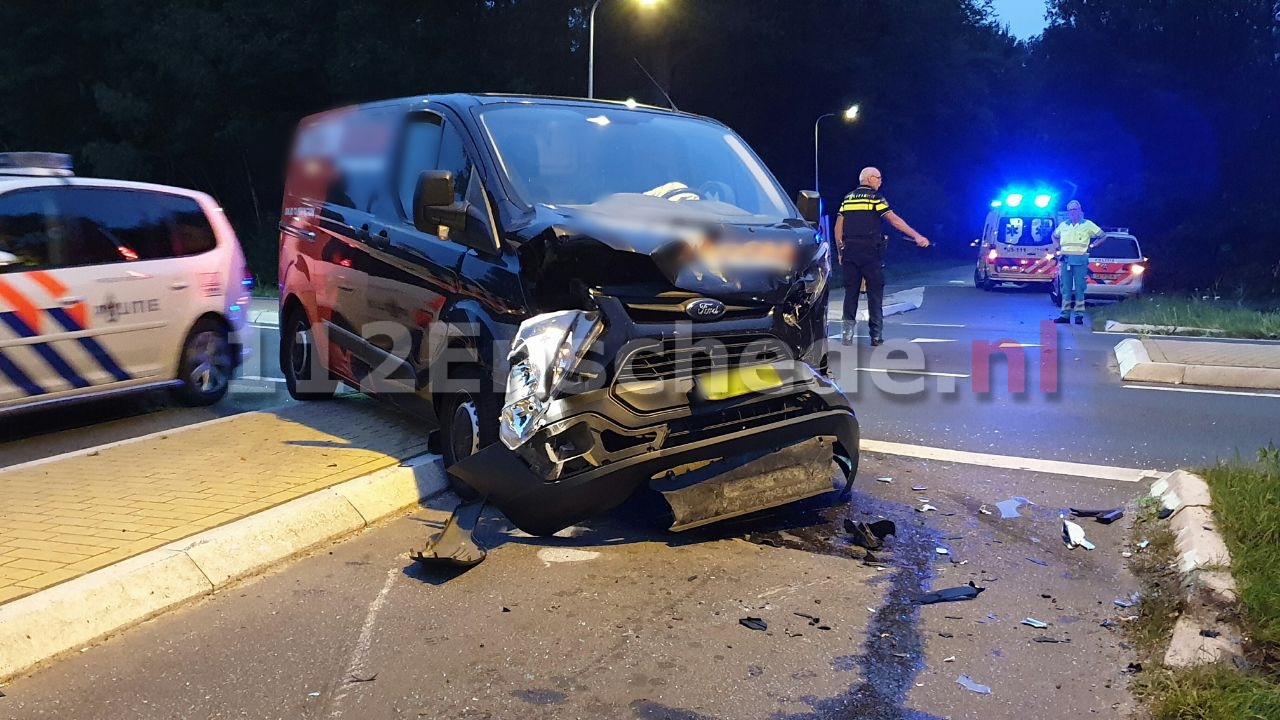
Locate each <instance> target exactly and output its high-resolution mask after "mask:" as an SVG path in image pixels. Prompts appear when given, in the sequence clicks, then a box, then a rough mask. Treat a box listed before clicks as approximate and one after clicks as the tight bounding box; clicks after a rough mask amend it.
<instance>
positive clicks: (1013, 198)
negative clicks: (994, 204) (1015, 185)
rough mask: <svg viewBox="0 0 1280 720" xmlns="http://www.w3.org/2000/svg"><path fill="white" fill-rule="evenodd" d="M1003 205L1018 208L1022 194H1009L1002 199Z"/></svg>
mask: <svg viewBox="0 0 1280 720" xmlns="http://www.w3.org/2000/svg"><path fill="white" fill-rule="evenodd" d="M1004 203H1005V205H1008V206H1009V207H1018V206H1019V205H1021V204H1022V193H1009V194H1008V195H1007V196H1005V199H1004Z"/></svg>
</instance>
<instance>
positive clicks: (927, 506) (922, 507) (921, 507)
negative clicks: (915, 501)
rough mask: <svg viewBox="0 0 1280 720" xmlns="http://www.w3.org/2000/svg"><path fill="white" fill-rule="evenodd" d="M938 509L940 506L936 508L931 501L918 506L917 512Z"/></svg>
mask: <svg viewBox="0 0 1280 720" xmlns="http://www.w3.org/2000/svg"><path fill="white" fill-rule="evenodd" d="M937 509H938V508H936V507H934V506H932V505H930V504H929V503H925V504H923V505H921V506H920V507H918V508H916V512H929V511H930V510H935V511H936V510H937Z"/></svg>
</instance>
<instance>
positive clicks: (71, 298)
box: [58, 295, 84, 305]
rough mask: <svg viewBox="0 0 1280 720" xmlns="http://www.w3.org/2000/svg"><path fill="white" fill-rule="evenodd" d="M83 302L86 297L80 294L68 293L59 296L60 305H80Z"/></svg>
mask: <svg viewBox="0 0 1280 720" xmlns="http://www.w3.org/2000/svg"><path fill="white" fill-rule="evenodd" d="M82 302H84V298H82V297H80V296H79V295H68V296H66V297H60V298H58V304H59V305H79V304H80V303H82Z"/></svg>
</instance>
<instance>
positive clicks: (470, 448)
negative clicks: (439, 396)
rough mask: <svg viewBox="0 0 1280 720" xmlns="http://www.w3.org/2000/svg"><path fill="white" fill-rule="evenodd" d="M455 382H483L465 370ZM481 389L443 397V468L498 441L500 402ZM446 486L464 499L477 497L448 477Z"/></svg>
mask: <svg viewBox="0 0 1280 720" xmlns="http://www.w3.org/2000/svg"><path fill="white" fill-rule="evenodd" d="M458 379H459V380H469V381H471V382H472V384H473V385H474V384H475V383H476V382H480V383H483V382H484V380H483V376H482V373H481V372H480V371H479V370H478V369H465V370H463V371H461V372H460V373H459V375H458ZM480 387H481V389H480V391H478V392H473V391H471V390H461V391H459V392H456V393H450V394H448V395H445V396H443V400H444V402H443V403H442V404H441V407H440V409H439V417H440V451H441V454H442V455H444V464H445V467H449V466H451V465H453V464H454V463H457V462H459V461H461V460H465V459H467V458H469V457H471V456H472V455H474V454H476V453H477V452H479V451H480V449H481V448H483V447H487V446H488V445H490V444H492V443H494V442H497V440H498V414H499V413H500V412H501V411H502V408H501V405H500V401H499V399H498V396H497V395H496V394H494V393H492V392H486V391H485V390H484V389H483V388H484V386H483V384H481V386H480ZM449 484H450V486H451V487H452V489H453V491H454V492H456V493H457V494H458V495H459V496H461V497H463V498H465V499H468V500H472V499H475V498H477V497H478V496H477V494H476V492H475V490H472V489H471V487H470V486H468V485H466V484H464V483H462V482H461V481H459V480H457V479H456V478H454V477H453V476H452V475H450V476H449Z"/></svg>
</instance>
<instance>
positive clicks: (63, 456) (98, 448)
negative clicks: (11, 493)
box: [0, 410, 260, 474]
mask: <svg viewBox="0 0 1280 720" xmlns="http://www.w3.org/2000/svg"><path fill="white" fill-rule="evenodd" d="M258 414H260V413H259V412H258V411H256V410H255V411H253V412H246V413H238V414H235V415H228V416H226V417H220V418H214V419H212V420H205V421H203V422H198V423H192V424H190V425H183V426H182V427H176V428H172V429H169V430H159V431H157V432H153V433H147V434H146V435H139V436H137V437H131V438H125V439H124V440H116V441H115V442H109V443H103V444H102V445H94V446H93V447H87V448H81V449H79V450H71V451H69V452H64V453H60V454H58V455H50V456H49V457H44V458H40V459H39V460H30V461H28V462H24V463H18V464H17V465H10V466H8V467H2V468H0V474H3V473H7V472H13V471H16V470H26V469H27V468H33V467H37V466H40V465H46V464H48V463H52V462H58V461H59V460H68V459H70V458H75V457H83V456H85V455H96V454H97V453H99V452H102V451H103V450H109V449H111V448H114V447H120V446H121V445H132V444H133V443H137V442H142V441H144V440H155V439H158V438H161V437H164V436H165V435H176V434H178V433H183V432H186V431H188V430H195V429H196V428H202V427H208V426H210V425H217V424H219V423H224V422H227V421H230V420H234V419H236V418H238V417H246V416H249V415H258Z"/></svg>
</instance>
